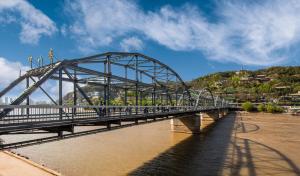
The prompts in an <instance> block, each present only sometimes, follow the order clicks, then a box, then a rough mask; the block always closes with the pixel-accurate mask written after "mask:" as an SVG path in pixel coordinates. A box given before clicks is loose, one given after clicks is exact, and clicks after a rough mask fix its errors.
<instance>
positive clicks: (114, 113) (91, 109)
mask: <svg viewBox="0 0 300 176" xmlns="http://www.w3.org/2000/svg"><path fill="white" fill-rule="evenodd" d="M216 108H217V107H214V106H206V107H194V106H56V105H0V111H3V110H5V109H12V110H11V111H10V112H9V113H8V114H7V115H5V116H4V117H2V118H1V119H0V126H3V125H7V124H10V125H11V124H23V123H37V122H52V121H53V122H54V121H62V120H82V119H104V118H130V117H133V116H139V115H144V116H147V115H156V114H157V115H159V114H172V113H179V112H189V111H200V110H208V109H216ZM219 108H220V107H219Z"/></svg>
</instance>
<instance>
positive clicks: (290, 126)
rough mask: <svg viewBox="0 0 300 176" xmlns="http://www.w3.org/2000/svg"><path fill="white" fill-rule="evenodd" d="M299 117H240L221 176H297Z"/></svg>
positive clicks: (253, 115) (264, 114) (249, 114)
mask: <svg viewBox="0 0 300 176" xmlns="http://www.w3.org/2000/svg"><path fill="white" fill-rule="evenodd" d="M299 129H300V117H299V116H292V115H288V114H270V113H244V112H243V113H239V114H238V115H237V116H236V120H235V130H234V131H233V133H232V137H231V143H230V144H229V146H228V149H227V154H226V159H225V160H224V163H223V166H224V167H223V169H222V172H221V173H222V174H221V175H300V168H299V167H300V153H299V148H300V137H299V136H300V130H299Z"/></svg>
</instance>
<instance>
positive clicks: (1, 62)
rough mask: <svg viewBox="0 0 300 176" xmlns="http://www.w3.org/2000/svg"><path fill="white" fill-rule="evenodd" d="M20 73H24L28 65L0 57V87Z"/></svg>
mask: <svg viewBox="0 0 300 176" xmlns="http://www.w3.org/2000/svg"><path fill="white" fill-rule="evenodd" d="M20 70H21V73H22V74H24V73H25V72H26V70H29V67H27V66H24V65H23V64H22V63H20V62H12V61H9V60H7V59H6V58H3V57H0V85H1V87H3V86H6V85H8V84H9V83H11V82H12V81H14V80H15V79H17V78H18V77H19V75H20Z"/></svg>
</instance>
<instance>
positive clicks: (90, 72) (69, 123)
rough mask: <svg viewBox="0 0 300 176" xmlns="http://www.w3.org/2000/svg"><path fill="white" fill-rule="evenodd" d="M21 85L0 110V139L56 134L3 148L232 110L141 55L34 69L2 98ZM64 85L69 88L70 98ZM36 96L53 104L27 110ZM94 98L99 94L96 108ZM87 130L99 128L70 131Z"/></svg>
mask: <svg viewBox="0 0 300 176" xmlns="http://www.w3.org/2000/svg"><path fill="white" fill-rule="evenodd" d="M53 83H54V84H55V85H57V86H56V87H57V91H56V94H55V95H53V91H49V90H47V89H46V88H44V87H43V86H45V85H47V84H48V85H49V84H53ZM24 85H25V86H26V87H24V90H23V91H22V92H20V94H19V96H18V97H17V98H15V99H14V100H13V101H12V102H11V104H10V105H0V135H2V136H4V135H15V134H31V133H41V132H47V133H55V134H58V135H55V136H52V137H46V138H41V139H33V140H26V141H21V142H13V143H5V142H3V143H2V144H1V145H0V147H1V148H2V149H6V148H13V147H20V146H26V145H32V144H36V143H40V142H47V141H53V140H57V139H62V138H67V137H72V136H78V135H83V134H90V133H92V132H99V131H103V130H111V129H113V128H120V127H122V126H128V125H132V124H139V123H140V121H147V120H148V121H149V120H159V119H166V118H174V117H177V116H181V115H186V114H194V113H197V112H208V111H218V110H220V109H228V108H230V106H229V104H228V102H226V101H225V100H223V99H221V98H219V97H214V95H213V94H212V93H211V92H210V91H209V90H206V89H203V90H191V89H190V88H189V87H188V86H187V85H186V84H185V82H184V81H183V80H182V79H181V78H180V76H179V75H178V74H177V73H176V72H175V71H174V70H172V69H171V68H170V67H168V66H167V65H165V64H163V63H161V62H160V61H158V60H156V59H153V58H151V57H148V56H145V55H143V54H140V53H125V52H108V53H103V54H99V55H94V56H89V57H85V58H78V59H71V60H68V59H66V60H62V61H58V62H55V63H52V64H49V65H45V66H40V67H37V68H33V69H31V70H29V71H27V72H26V73H25V74H24V75H21V76H20V77H19V78H17V79H16V80H15V81H13V82H12V83H11V84H9V85H8V86H7V87H6V88H4V89H3V90H2V91H1V92H0V97H4V96H5V95H7V94H8V93H9V92H10V91H12V90H13V89H15V88H16V87H18V86H19V87H20V86H24ZM66 85H68V87H71V89H72V90H71V91H70V90H69V91H70V93H69V94H68V96H65V95H66V93H68V92H64V87H65V86H66ZM70 85H71V86H70ZM37 91H40V92H42V93H43V94H44V95H45V96H46V97H48V98H49V100H50V101H51V102H52V104H51V105H50V104H49V105H48V104H47V105H31V104H30V103H31V99H30V97H31V96H33V94H34V93H35V92H37ZM93 93H94V94H96V93H97V97H98V101H97V102H96V103H95V101H94V97H93V96H95V95H93ZM66 97H67V98H66ZM99 97H100V98H99ZM116 100H118V101H117V103H116ZM130 122H133V123H130ZM87 125H89V126H101V127H102V128H99V129H96V130H91V131H85V132H75V131H76V130H75V131H74V127H77V126H87Z"/></svg>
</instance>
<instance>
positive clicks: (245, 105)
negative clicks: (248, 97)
mask: <svg viewBox="0 0 300 176" xmlns="http://www.w3.org/2000/svg"><path fill="white" fill-rule="evenodd" d="M242 108H243V109H244V110H245V111H247V112H250V111H253V110H254V106H253V104H252V103H251V102H249V101H247V102H245V103H243V104H242Z"/></svg>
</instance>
